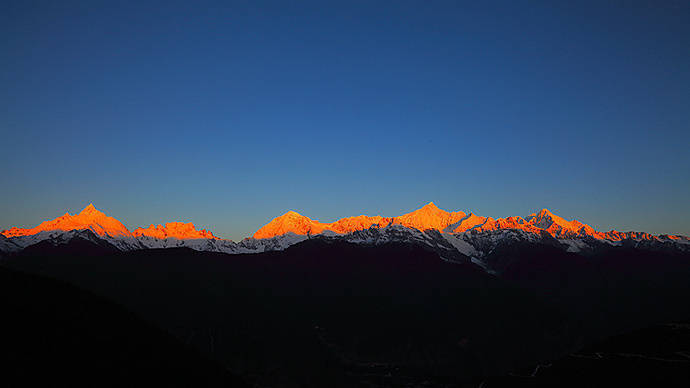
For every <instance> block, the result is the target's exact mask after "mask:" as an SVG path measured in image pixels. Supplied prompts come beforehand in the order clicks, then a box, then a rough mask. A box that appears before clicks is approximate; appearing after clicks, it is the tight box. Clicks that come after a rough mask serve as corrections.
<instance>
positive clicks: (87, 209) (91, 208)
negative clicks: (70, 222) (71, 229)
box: [79, 203, 105, 216]
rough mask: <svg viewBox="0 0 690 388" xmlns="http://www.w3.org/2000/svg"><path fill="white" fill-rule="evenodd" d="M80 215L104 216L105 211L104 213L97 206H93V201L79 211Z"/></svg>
mask: <svg viewBox="0 0 690 388" xmlns="http://www.w3.org/2000/svg"><path fill="white" fill-rule="evenodd" d="M79 215H80V216H84V215H89V216H104V215H105V213H103V212H102V211H100V210H98V209H96V207H95V206H93V203H90V204H89V205H88V206H86V207H85V208H84V210H82V211H81V213H79Z"/></svg>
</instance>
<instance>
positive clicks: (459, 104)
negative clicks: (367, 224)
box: [0, 0, 690, 239]
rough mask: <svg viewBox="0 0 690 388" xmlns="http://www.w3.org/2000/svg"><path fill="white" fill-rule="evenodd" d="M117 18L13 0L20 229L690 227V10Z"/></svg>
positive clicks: (166, 11)
mask: <svg viewBox="0 0 690 388" xmlns="http://www.w3.org/2000/svg"><path fill="white" fill-rule="evenodd" d="M119 3H120V2H104V3H98V2H96V1H85V2H81V3H79V2H71V1H50V2H40V1H39V2H33V1H31V2H29V1H9V2H4V3H3V10H2V12H0V52H1V53H2V55H1V56H0V134H1V137H0V138H1V139H2V146H1V148H0V149H1V152H0V163H2V166H3V172H2V180H1V182H2V184H1V187H2V189H1V190H0V229H5V228H9V227H10V226H20V227H30V226H35V225H36V224H38V223H39V222H40V221H42V220H45V219H52V218H54V217H57V216H59V215H62V214H64V212H65V211H69V212H70V213H75V212H78V211H80V210H81V209H82V208H83V207H85V206H86V205H87V204H88V203H90V202H93V203H94V204H95V205H96V207H98V208H99V209H101V210H103V211H105V212H106V213H108V214H109V215H112V216H114V217H116V218H118V219H120V220H121V221H123V222H124V223H125V224H126V225H127V226H128V227H129V228H130V229H133V228H136V227H138V226H142V225H148V224H150V223H164V222H167V221H175V220H179V221H193V222H194V223H195V224H196V225H197V226H198V227H203V228H208V229H210V230H212V231H213V232H214V233H215V234H217V235H220V236H223V237H227V238H232V239H240V238H243V237H246V236H249V235H251V234H252V233H253V232H254V231H255V230H256V229H258V228H259V227H260V226H262V225H263V224H265V223H267V222H268V221H269V220H270V219H271V218H273V217H276V216H278V215H280V214H283V213H284V212H286V211H287V210H295V211H298V212H300V213H301V214H304V215H306V216H309V217H311V218H315V219H319V220H322V221H332V220H335V219H337V218H340V217H344V216H351V215H359V214H368V215H377V214H378V215H385V216H395V215H399V214H402V213H405V212H408V211H411V210H414V209H416V208H419V207H421V206H422V205H424V204H426V203H428V202H429V201H434V203H436V204H437V205H438V206H439V207H441V208H444V209H446V210H464V211H474V212H475V213H477V214H480V215H484V216H492V217H505V216H510V215H522V216H525V215H527V214H529V213H531V212H533V211H538V210H539V209H541V208H543V207H546V208H549V209H550V210H552V211H553V212H554V213H556V214H559V215H561V216H563V217H565V218H567V219H572V218H578V219H579V220H581V221H583V222H586V223H589V224H591V225H592V226H594V227H595V228H598V229H603V230H609V229H611V228H615V229H617V230H641V231H647V232H652V233H681V234H686V235H690V206H689V198H690V151H689V149H690V141H689V139H690V137H689V134H690V23H689V22H688V20H689V18H690V2H687V1H672V0H668V1H649V2H633V1H616V2H609V1H602V0H598V1H592V2H584V1H578V2H566V1H544V2H533V1H530V2H526V1H525V2H522V1H506V2H492V1H486V2H485V1H471V2H466V3H465V2H458V1H450V2H441V1H418V2H408V1H390V2H374V1H370V0H369V1H361V2H360V1H352V0H348V1H342V2H336V1H315V2H301V1H295V2H289V1H276V2H262V1H257V0H251V1H242V2H233V1H219V2H210V3H207V2H201V1H189V2H173V1H164V2H160V3H150V2H142V1H137V2H128V3H131V4H129V5H123V4H119ZM570 3H577V4H570Z"/></svg>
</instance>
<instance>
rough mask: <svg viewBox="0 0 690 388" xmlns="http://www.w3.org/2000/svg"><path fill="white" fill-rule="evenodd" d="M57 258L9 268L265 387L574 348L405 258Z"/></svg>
mask: <svg viewBox="0 0 690 388" xmlns="http://www.w3.org/2000/svg"><path fill="white" fill-rule="evenodd" d="M75 243H76V241H75ZM60 248H63V247H60ZM64 249H65V252H68V253H66V254H61V253H60V251H61V249H58V250H55V249H54V247H51V246H49V245H37V246H35V247H32V249H28V250H27V251H26V252H25V254H24V255H21V256H17V257H14V258H12V259H11V260H9V261H7V262H6V263H7V265H12V266H14V267H17V268H21V269H23V270H25V271H29V272H34V273H41V274H44V275H50V276H54V277H57V278H60V279H63V280H67V281H70V282H72V283H75V284H78V285H79V286H81V287H84V288H86V289H89V290H92V291H93V292H96V293H98V294H101V295H105V296H108V297H110V298H113V299H115V300H116V301H118V302H120V303H122V304H124V305H125V306H127V307H128V308H131V309H132V310H134V311H135V312H137V313H138V314H140V315H141V316H143V317H144V318H146V319H147V320H150V321H151V322H154V323H156V324H157V325H159V326H161V327H163V328H165V329H166V330H169V331H170V332H173V333H175V334H176V335H177V337H178V338H180V339H182V340H183V341H184V342H186V343H189V344H193V345H195V346H196V347H197V348H198V349H200V350H202V351H205V352H207V354H209V355H211V356H213V357H215V358H216V359H217V360H219V361H220V362H222V363H223V364H225V365H226V366H228V367H229V368H230V369H231V370H232V371H233V372H235V373H237V374H239V375H241V376H248V377H250V378H252V379H254V380H255V381H258V382H259V383H260V384H265V385H266V386H315V387H317V386H318V387H323V386H338V385H342V386H353V385H357V384H359V382H360V381H361V380H362V379H370V378H371V376H372V375H373V376H378V375H381V376H386V375H389V374H391V375H392V374H394V373H397V374H398V375H400V376H402V377H400V379H402V380H395V378H390V377H389V378H388V380H386V381H387V384H389V386H396V385H400V384H402V383H403V382H404V381H417V380H419V381H423V380H426V379H428V378H429V377H430V376H432V377H433V376H438V377H440V378H447V379H449V380H450V381H462V380H465V379H468V378H472V377H476V376H481V375H486V374H493V373H498V372H501V371H507V370H511V369H514V368H516V367H519V366H522V365H525V364H529V363H530V362H534V361H536V360H539V359H542V358H544V357H553V356H555V355H558V354H562V353H563V352H564V351H565V350H567V349H569V345H570V342H571V341H570V340H571V339H572V338H571V335H570V334H569V330H571V329H572V328H571V327H570V326H569V325H568V323H567V322H566V321H565V319H564V317H563V315H562V314H560V313H559V312H558V311H556V310H555V309H553V308H551V307H550V306H549V305H548V304H546V303H544V302H542V301H540V300H539V299H538V298H537V297H536V296H535V295H534V294H533V293H531V292H528V291H523V290H521V289H518V288H516V287H513V286H510V285H508V284H507V283H505V282H503V281H501V280H500V279H498V278H496V277H494V276H491V275H489V274H487V273H486V272H484V271H483V270H482V269H481V268H479V267H477V266H474V265H472V264H456V263H449V262H445V261H443V260H441V259H439V257H438V255H437V254H435V253H433V252H429V251H427V250H425V249H422V248H420V247H417V246H412V245H405V244H389V245H386V246H379V247H365V246H360V245H355V244H350V243H344V242H338V241H334V242H329V241H316V240H310V241H306V242H304V243H301V244H298V245H296V246H293V247H291V248H289V249H287V250H285V251H281V252H267V253H262V254H251V255H226V254H218V253H208V252H197V251H192V250H189V249H184V248H183V249H162V250H142V251H134V252H126V253H115V254H113V253H109V252H107V251H103V253H102V254H100V255H94V254H93V252H92V251H90V252H89V254H86V255H79V254H78V253H77V251H75V250H74V249H71V248H70V247H69V246H64ZM396 370H397V372H396ZM405 376H407V377H405ZM410 376H413V377H410ZM414 376H417V377H414ZM404 379H406V380H404ZM403 380H404V381H403Z"/></svg>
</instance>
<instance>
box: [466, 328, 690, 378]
mask: <svg viewBox="0 0 690 388" xmlns="http://www.w3.org/2000/svg"><path fill="white" fill-rule="evenodd" d="M477 385H481V386H482V387H483V388H509V387H510V388H517V387H524V388H527V387H534V388H537V387H593V388H594V387H601V388H604V387H679V388H680V387H690V324H689V323H687V322H685V323H672V324H665V325H655V326H652V327H647V328H644V329H640V330H635V331H633V332H630V333H626V334H622V335H618V336H614V337H611V338H607V339H606V340H603V341H600V342H598V343H596V344H593V345H591V346H588V347H586V348H584V349H582V350H579V351H577V352H575V353H572V354H570V355H568V356H567V357H564V358H562V359H559V360H556V361H554V362H545V363H542V364H538V365H534V366H531V367H529V368H525V369H524V370H522V371H519V372H514V373H511V374H509V375H507V376H504V377H498V378H491V379H486V380H484V381H482V382H478V384H477Z"/></svg>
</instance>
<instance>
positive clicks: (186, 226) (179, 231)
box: [132, 222, 218, 240]
mask: <svg viewBox="0 0 690 388" xmlns="http://www.w3.org/2000/svg"><path fill="white" fill-rule="evenodd" d="M132 234H133V235H134V236H137V237H138V236H147V237H154V238H159V239H165V238H168V237H173V238H176V239H178V240H188V239H197V238H208V239H218V237H216V236H214V235H213V233H211V232H210V231H208V230H206V229H202V230H197V229H196V228H195V227H194V224H192V223H191V222H188V223H184V222H168V223H166V224H165V226H163V225H161V224H158V225H153V224H151V225H150V226H149V227H148V228H137V229H135V230H134V232H132Z"/></svg>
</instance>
